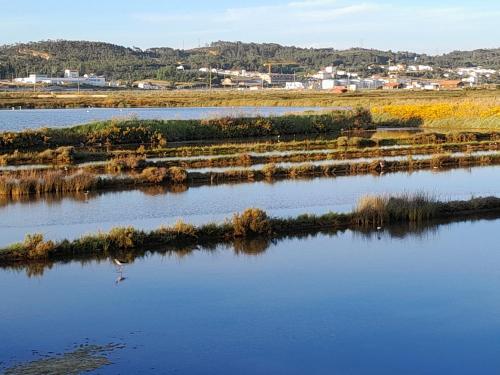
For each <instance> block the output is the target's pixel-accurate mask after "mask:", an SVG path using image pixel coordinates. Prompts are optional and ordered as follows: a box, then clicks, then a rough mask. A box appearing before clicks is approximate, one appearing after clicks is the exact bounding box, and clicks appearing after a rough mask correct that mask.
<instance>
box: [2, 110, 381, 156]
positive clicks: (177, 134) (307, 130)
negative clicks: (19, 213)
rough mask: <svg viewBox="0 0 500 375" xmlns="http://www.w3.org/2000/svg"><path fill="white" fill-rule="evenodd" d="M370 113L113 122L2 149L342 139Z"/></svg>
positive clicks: (6, 143) (18, 139) (20, 137)
mask: <svg viewBox="0 0 500 375" xmlns="http://www.w3.org/2000/svg"><path fill="white" fill-rule="evenodd" d="M370 125H371V115H370V113H369V111H366V110H364V109H361V108H359V109H356V110H352V111H332V112H329V113H322V114H311V115H307V114H305V115H288V116H280V117H265V118H264V117H257V118H220V119H212V120H211V119H209V120H166V121H163V120H135V119H134V120H110V121H101V122H95V123H91V124H88V125H81V126H76V127H72V128H62V129H61V128H57V129H56V128H50V129H41V130H29V131H22V132H8V133H1V134H0V148H1V149H4V150H6V149H18V150H22V149H24V150H25V149H30V150H31V149H33V148H37V147H38V148H41V147H60V146H77V145H88V146H91V145H106V146H115V145H125V144H153V145H158V146H164V145H166V143H167V141H169V142H176V141H195V140H210V139H212V140H214V139H232V138H240V139H241V138H255V137H270V136H277V135H295V134H297V135H300V134H307V135H309V136H311V135H313V134H333V135H335V134H337V135H338V134H339V133H340V132H341V130H342V129H349V128H357V129H361V128H368V127H369V126H370Z"/></svg>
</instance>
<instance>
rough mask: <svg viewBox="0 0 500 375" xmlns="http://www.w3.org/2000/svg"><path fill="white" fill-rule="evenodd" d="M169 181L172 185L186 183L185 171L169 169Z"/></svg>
mask: <svg viewBox="0 0 500 375" xmlns="http://www.w3.org/2000/svg"><path fill="white" fill-rule="evenodd" d="M168 174H169V177H170V180H171V181H172V182H174V183H177V184H180V183H184V182H186V181H187V178H188V173H187V171H186V170H185V169H183V168H179V167H171V168H169V170H168Z"/></svg>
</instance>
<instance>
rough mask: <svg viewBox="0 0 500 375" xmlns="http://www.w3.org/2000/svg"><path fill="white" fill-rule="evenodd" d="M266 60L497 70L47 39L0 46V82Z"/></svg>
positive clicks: (492, 53) (280, 50)
mask: <svg viewBox="0 0 500 375" xmlns="http://www.w3.org/2000/svg"><path fill="white" fill-rule="evenodd" d="M268 60H279V61H283V60H287V61H294V62H296V63H297V64H296V65H295V66H294V67H277V68H276V69H279V70H282V71H284V72H291V71H292V69H293V71H295V72H306V71H314V70H317V69H319V68H321V67H324V66H327V65H332V64H333V65H335V66H339V67H348V68H349V69H352V70H355V71H361V72H364V71H365V72H368V70H367V69H368V66H370V65H371V64H387V63H388V61H389V60H391V62H392V63H415V62H417V63H421V64H429V65H435V66H441V67H446V68H454V67H459V66H476V65H482V66H484V67H490V68H495V69H500V48H497V49H480V50H476V51H455V52H451V53H448V54H445V55H440V56H430V55H425V54H417V53H414V52H392V51H380V50H375V49H361V48H352V49H348V50H336V49H333V48H319V49H318V48H316V49H314V48H299V47H289V46H281V45H279V44H273V43H263V44H258V43H242V42H223V41H219V42H215V43H212V44H211V45H210V46H208V47H204V48H195V49H190V50H178V49H173V48H151V49H147V50H141V49H139V48H135V47H134V48H128V47H123V46H118V45H114V44H109V43H102V42H88V41H66V40H48V41H41V42H33V43H23V44H15V45H5V46H1V47H0V79H5V78H10V77H12V76H14V77H19V76H25V75H27V74H28V73H30V72H37V73H46V74H49V75H54V76H57V75H61V74H62V72H63V70H64V69H65V68H72V69H79V70H80V72H81V73H82V74H84V73H95V74H99V75H105V76H106V77H107V78H108V79H123V80H128V81H134V80H139V79H145V78H156V77H158V73H159V71H160V69H161V68H165V67H173V66H175V65H177V64H182V65H184V66H185V67H186V68H188V69H193V70H196V69H199V68H201V67H206V66H209V65H211V66H216V67H219V68H224V69H246V70H260V71H265V69H266V68H265V67H264V66H263V64H264V63H265V62H266V61H268ZM371 72H373V71H371ZM172 74H175V71H174V73H172ZM184 74H185V73H184ZM162 78H165V77H162ZM174 78H179V79H180V78H182V77H174ZM184 78H186V77H184ZM188 78H193V77H188Z"/></svg>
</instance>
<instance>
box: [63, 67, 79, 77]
mask: <svg viewBox="0 0 500 375" xmlns="http://www.w3.org/2000/svg"><path fill="white" fill-rule="evenodd" d="M78 77H80V72H79V71H78V70H72V69H66V70H65V71H64V78H78Z"/></svg>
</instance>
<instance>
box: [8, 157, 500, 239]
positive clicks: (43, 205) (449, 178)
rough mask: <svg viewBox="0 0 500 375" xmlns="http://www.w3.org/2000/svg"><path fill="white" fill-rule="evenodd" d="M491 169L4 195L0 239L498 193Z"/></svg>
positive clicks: (499, 184)
mask: <svg viewBox="0 0 500 375" xmlns="http://www.w3.org/2000/svg"><path fill="white" fill-rule="evenodd" d="M499 171H500V167H476V168H472V169H454V170H449V171H444V172H433V171H418V172H414V173H394V174H387V175H384V176H375V175H360V176H349V177H338V178H317V179H313V180H283V181H279V182H275V183H272V184H271V183H267V182H253V183H241V184H235V185H231V184H227V185H218V186H200V187H193V188H190V189H188V190H187V191H184V192H180V193H172V192H167V191H165V190H164V189H161V188H158V187H156V188H154V189H147V190H145V192H143V191H140V190H130V191H120V192H106V193H101V194H97V195H94V196H89V197H88V199H85V197H81V196H80V199H74V198H72V197H65V198H62V199H59V200H58V199H52V200H35V201H31V202H27V203H26V202H25V203H21V202H18V203H10V204H7V205H5V206H4V207H1V208H0V246H5V245H7V244H10V243H12V242H16V241H20V240H22V239H23V238H24V236H25V234H26V233H43V234H44V235H45V236H46V237H47V238H50V239H62V238H76V237H79V236H81V235H82V234H85V233H95V232H96V231H98V230H109V229H111V228H112V227H115V226H129V225H133V226H135V227H137V228H141V229H154V228H157V227H159V226H160V225H163V224H173V223H174V222H175V221H177V220H178V219H183V220H184V221H186V222H188V223H195V224H200V223H207V222H210V221H222V220H224V219H225V218H230V217H231V216H232V215H233V213H235V212H241V211H243V210H245V209H246V208H249V207H259V208H262V209H264V210H266V211H267V212H268V213H269V214H271V215H275V216H296V215H299V214H303V213H317V214H322V213H326V212H328V211H332V210H333V211H342V212H346V211H351V210H352V209H353V207H354V205H355V204H356V202H357V201H358V199H359V198H360V197H362V196H363V195H366V194H391V193H393V194H397V193H402V192H427V193H430V194H432V195H434V196H435V197H436V198H439V199H442V200H447V199H469V198H470V197H471V196H472V195H474V196H490V195H496V196H500V173H499Z"/></svg>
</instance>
